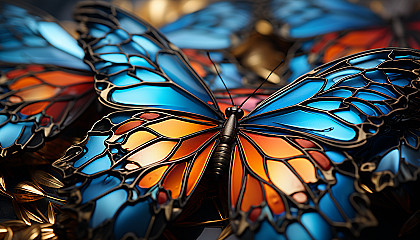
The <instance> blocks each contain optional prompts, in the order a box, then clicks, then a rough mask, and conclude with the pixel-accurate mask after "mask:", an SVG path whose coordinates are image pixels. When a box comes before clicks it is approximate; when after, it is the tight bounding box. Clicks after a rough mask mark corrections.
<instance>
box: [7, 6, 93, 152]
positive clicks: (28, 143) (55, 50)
mask: <svg viewBox="0 0 420 240" xmlns="http://www.w3.org/2000/svg"><path fill="white" fill-rule="evenodd" d="M0 11H1V13H2V14H1V17H0V25H1V30H0V31H1V35H2V38H1V40H0V79H1V80H0V122H1V124H0V146H1V153H0V156H2V157H4V156H6V155H10V154H12V153H15V152H20V151H21V150H22V149H24V148H26V149H34V148H37V147H39V146H40V145H41V144H42V143H43V142H44V138H47V137H52V136H54V135H56V134H57V133H59V132H60V131H61V130H62V129H63V128H64V127H65V126H67V125H69V124H70V123H71V122H73V121H74V120H75V119H76V118H77V116H79V115H80V114H81V113H82V112H83V110H84V109H86V107H87V106H89V103H90V102H91V101H92V100H93V99H94V97H95V94H94V91H93V90H92V87H93V76H92V75H91V74H90V73H89V72H88V71H86V69H88V66H87V65H86V64H84V63H83V61H82V53H83V50H82V49H81V48H80V47H79V46H78V45H77V42H76V40H75V39H73V38H72V37H71V36H70V35H69V34H68V33H67V32H66V31H65V30H63V29H62V28H61V27H60V26H59V25H58V24H57V23H56V22H55V21H54V19H53V18H52V17H50V16H47V15H46V14H40V13H39V12H38V11H37V10H35V9H33V8H30V7H23V6H17V5H13V4H11V3H7V2H2V3H1V4H0Z"/></svg>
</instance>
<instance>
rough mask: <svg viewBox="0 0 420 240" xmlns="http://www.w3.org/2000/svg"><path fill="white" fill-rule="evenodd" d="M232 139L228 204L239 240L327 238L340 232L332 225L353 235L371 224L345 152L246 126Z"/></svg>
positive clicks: (373, 219)
mask: <svg viewBox="0 0 420 240" xmlns="http://www.w3.org/2000/svg"><path fill="white" fill-rule="evenodd" d="M237 142H238V144H237V146H236V147H235V153H234V158H233V163H232V166H231V178H230V192H229V198H230V199H229V206H230V207H231V213H230V219H231V224H232V226H233V228H234V231H235V232H236V234H237V235H239V236H241V238H255V239H258V238H261V237H263V236H264V237H268V236H269V237H271V238H273V239H277V238H280V239H283V238H284V239H331V238H334V237H338V236H340V235H339V234H342V233H340V231H338V232H337V231H336V230H335V229H340V228H350V230H351V231H352V232H353V233H356V234H357V232H359V231H360V229H361V228H363V227H367V226H372V225H374V224H375V218H374V217H373V215H372V214H371V212H370V211H369V210H367V209H366V208H365V205H366V202H367V198H366V196H364V195H362V194H361V193H360V191H359V190H358V187H357V184H356V180H357V179H358V174H357V171H356V172H351V171H349V170H350V169H351V168H355V166H354V164H353V163H351V158H347V157H346V156H348V155H345V153H344V152H341V151H340V150H333V149H328V148H326V147H323V146H321V145H319V144H317V143H316V142H314V141H311V140H310V139H307V138H305V137H297V136H293V135H288V134H284V135H283V136H279V135H272V134H264V133H262V132H254V131H248V130H241V131H240V132H239V136H238V139H237ZM329 155H332V156H338V157H336V158H338V161H337V159H334V158H331V159H330V158H329ZM333 160H336V161H337V162H334V161H333ZM349 167H350V168H349ZM337 234H338V235H337Z"/></svg>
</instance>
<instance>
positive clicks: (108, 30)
mask: <svg viewBox="0 0 420 240" xmlns="http://www.w3.org/2000/svg"><path fill="white" fill-rule="evenodd" d="M76 19H78V20H79V21H81V23H82V24H84V25H86V27H87V28H88V30H87V32H84V33H82V37H81V38H82V43H83V46H84V48H85V50H86V51H87V52H89V53H90V54H89V55H91V56H87V57H86V59H87V61H88V62H89V64H90V65H91V66H92V68H93V69H94V70H95V72H96V74H97V76H100V77H97V81H96V88H97V89H98V90H99V92H100V96H101V100H102V101H103V102H104V103H105V104H107V105H109V106H111V107H115V108H125V107H129V108H133V107H134V108H135V107H154V108H160V109H170V110H178V111H186V112H191V113H195V114H200V115H204V116H208V117H211V118H220V117H222V115H221V113H220V111H219V110H218V107H217V104H216V101H215V99H214V97H213V95H212V93H211V92H210V90H209V89H208V87H207V86H206V85H205V83H204V82H203V80H202V79H200V77H199V76H198V75H197V74H196V73H195V72H194V70H192V68H191V66H190V65H189V64H188V62H187V61H186V60H185V58H184V57H183V55H182V54H181V53H180V52H179V50H178V49H176V48H175V47H173V45H171V44H170V43H169V42H168V41H167V40H166V38H165V37H163V36H162V35H161V34H160V33H159V32H158V31H157V30H155V29H153V28H152V27H151V26H150V25H148V24H147V23H145V22H143V21H142V20H140V19H137V18H135V17H134V16H131V15H130V14H128V13H125V12H123V11H121V10H119V9H116V8H115V7H114V6H112V5H108V4H106V3H98V4H93V3H86V4H81V5H80V6H79V8H78V9H77V12H76ZM158 83H159V84H158Z"/></svg>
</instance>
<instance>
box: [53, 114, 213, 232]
mask: <svg viewBox="0 0 420 240" xmlns="http://www.w3.org/2000/svg"><path fill="white" fill-rule="evenodd" d="M219 125H220V123H219V122H217V121H214V120H211V119H208V118H201V117H195V116H191V115H183V114H179V113H176V112H159V111H151V110H145V111H125V112H115V113H112V114H110V115H108V116H106V117H104V118H103V119H102V120H100V121H98V122H97V123H96V124H95V125H94V126H93V128H92V130H90V131H89V133H88V136H87V138H86V139H85V140H84V141H83V142H81V143H80V144H77V145H75V146H73V147H72V148H70V149H69V150H68V151H67V154H66V156H65V157H63V158H62V159H60V160H59V161H57V162H55V163H54V165H55V166H56V167H59V168H60V169H61V170H63V172H64V174H65V176H64V178H65V179H64V180H65V181H66V182H67V186H71V187H69V188H68V189H67V190H66V191H67V192H69V193H70V198H69V200H68V203H67V206H68V207H67V208H65V209H64V210H65V211H72V212H74V211H75V212H76V215H77V216H78V221H79V223H80V224H81V225H80V226H85V227H86V229H88V233H89V235H87V237H89V238H93V239H104V238H106V239H108V238H113V237H115V238H117V239H120V238H122V237H123V236H125V237H128V236H136V237H137V238H147V239H155V238H157V237H159V236H160V235H161V233H162V231H163V229H164V228H165V227H166V226H167V224H168V223H170V222H171V221H172V220H174V219H175V218H176V217H177V216H179V215H180V214H181V213H182V212H183V210H185V209H186V207H187V206H186V202H187V201H188V199H189V198H190V197H191V195H192V194H193V192H194V191H195V189H196V188H197V184H198V182H199V180H200V179H201V178H202V175H203V173H204V170H205V167H206V165H207V163H208V160H209V156H210V155H211V153H212V151H213V147H214V146H215V143H216V138H217V135H218V132H219V131H220V126H219ZM188 206H190V207H191V206H193V205H188Z"/></svg>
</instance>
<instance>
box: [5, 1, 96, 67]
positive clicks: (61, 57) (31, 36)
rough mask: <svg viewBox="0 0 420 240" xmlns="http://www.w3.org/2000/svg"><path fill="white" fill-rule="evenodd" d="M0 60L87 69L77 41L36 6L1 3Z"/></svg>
mask: <svg viewBox="0 0 420 240" xmlns="http://www.w3.org/2000/svg"><path fill="white" fill-rule="evenodd" d="M0 11H1V14H0V36H1V37H0V61H3V62H9V63H23V64H52V65H58V66H63V67H70V68H77V69H84V70H89V67H88V66H87V65H86V64H84V63H83V61H82V59H83V57H84V52H83V50H82V48H80V47H79V45H78V44H77V41H76V40H75V39H74V38H73V37H72V36H71V35H70V34H69V33H67V32H66V31H65V30H64V29H63V28H62V27H61V26H60V25H59V24H58V23H56V22H55V21H54V20H53V19H52V17H51V16H48V15H46V14H39V13H40V11H39V10H34V9H29V8H26V7H20V6H15V5H12V4H10V3H1V5H0Z"/></svg>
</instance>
